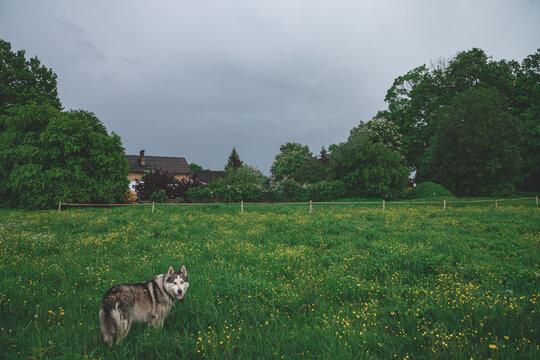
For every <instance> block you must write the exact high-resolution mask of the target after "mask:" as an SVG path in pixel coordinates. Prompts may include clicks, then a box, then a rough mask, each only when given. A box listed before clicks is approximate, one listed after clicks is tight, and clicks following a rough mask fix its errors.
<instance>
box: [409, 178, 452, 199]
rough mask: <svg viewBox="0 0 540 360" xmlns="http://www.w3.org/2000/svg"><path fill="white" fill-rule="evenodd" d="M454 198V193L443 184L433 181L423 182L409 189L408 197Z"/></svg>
mask: <svg viewBox="0 0 540 360" xmlns="http://www.w3.org/2000/svg"><path fill="white" fill-rule="evenodd" d="M443 197H444V198H453V197H454V194H452V193H451V192H450V190H448V189H446V188H444V187H443V186H442V185H439V184H435V183H432V182H429V181H427V182H423V183H421V184H418V185H417V186H415V187H413V188H412V189H411V190H408V191H407V199H435V198H443Z"/></svg>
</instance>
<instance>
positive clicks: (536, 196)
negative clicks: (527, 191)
mask: <svg viewBox="0 0 540 360" xmlns="http://www.w3.org/2000/svg"><path fill="white" fill-rule="evenodd" d="M536 206H538V195H536Z"/></svg>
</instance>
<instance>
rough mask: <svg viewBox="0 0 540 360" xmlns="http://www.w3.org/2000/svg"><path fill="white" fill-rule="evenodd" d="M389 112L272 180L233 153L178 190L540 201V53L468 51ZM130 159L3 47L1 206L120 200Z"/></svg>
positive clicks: (437, 67) (284, 153)
mask: <svg viewBox="0 0 540 360" xmlns="http://www.w3.org/2000/svg"><path fill="white" fill-rule="evenodd" d="M385 102H386V103H387V104H388V107H387V109H383V110H380V111H379V112H378V113H377V114H376V116H374V118H373V119H371V120H369V121H366V122H363V121H360V122H359V124H358V125H357V126H356V127H354V128H353V129H351V131H350V132H349V136H348V138H347V139H346V140H345V141H343V142H341V143H339V144H332V145H330V146H329V147H328V149H326V148H324V147H323V148H322V149H321V151H320V153H319V154H317V155H315V154H313V153H312V152H311V151H310V149H309V147H308V146H306V145H302V144H299V143H294V142H289V143H286V144H283V145H282V146H281V147H280V152H279V153H278V154H277V155H276V156H275V159H274V162H273V164H272V167H271V169H270V172H271V176H270V177H268V178H267V177H265V176H264V175H262V173H261V172H260V171H258V170H257V169H255V168H253V167H250V166H248V165H246V164H244V163H243V162H242V160H241V159H240V157H239V155H238V153H237V151H236V149H233V151H232V153H231V156H230V157H229V159H228V163H227V165H226V172H227V178H225V179H219V180H217V181H216V183H215V184H213V185H212V184H211V186H209V187H208V188H206V189H203V188H201V186H199V185H197V186H192V185H189V184H188V185H185V186H184V185H183V186H181V187H176V188H174V189H176V190H174V191H176V192H178V191H180V192H181V194H180V195H178V196H181V197H182V198H183V199H184V200H186V201H197V200H199V201H215V200H217V201H235V200H239V199H244V200H246V199H247V200H250V199H254V200H258V201H283V200H286V201H287V200H306V199H307V198H309V199H312V200H332V199H337V198H344V197H379V198H399V197H402V196H404V195H405V193H404V191H405V187H406V185H407V184H408V183H409V182H411V181H414V182H416V183H422V182H433V183H437V184H440V185H442V186H444V187H445V188H446V189H448V190H450V191H451V192H452V193H454V194H455V195H457V196H475V195H507V194H511V193H512V192H514V191H516V190H520V191H540V49H539V50H537V52H536V53H534V54H531V55H529V56H527V57H526V58H525V59H524V60H523V61H522V62H521V63H519V62H517V61H514V60H510V61H507V60H499V61H495V60H493V59H492V58H491V57H489V56H488V55H486V54H485V52H484V51H482V50H481V49H477V48H474V49H472V50H469V51H463V52H459V53H458V54H456V55H455V56H454V57H452V58H450V59H439V60H438V61H436V62H434V63H432V64H431V65H430V66H427V65H421V66H419V67H416V68H414V69H412V70H411V71H409V72H407V73H406V74H404V75H402V76H399V77H398V78H396V79H395V80H394V82H393V84H392V86H391V87H390V89H389V90H388V92H387V94H386V97H385ZM123 152H124V148H123V146H122V142H121V139H120V137H119V136H118V135H117V134H115V133H110V134H109V133H108V132H107V129H106V128H105V126H104V125H103V124H102V123H101V122H100V120H99V119H98V118H97V117H96V116H95V115H94V114H93V113H91V112H89V111H85V110H68V111H66V110H64V109H63V107H62V104H61V102H60V99H59V97H58V91H57V83H56V74H54V72H53V71H52V70H51V69H48V68H46V67H45V66H43V65H42V64H41V63H40V61H39V59H38V58H37V57H34V58H31V59H26V57H25V52H24V51H23V50H19V51H13V50H12V49H11V45H10V44H9V43H8V42H6V41H3V40H0V206H10V207H26V208H50V207H52V206H54V205H55V204H57V203H58V201H59V200H62V201H63V202H79V203H82V202H89V203H116V202H121V201H122V200H123V199H124V196H125V194H126V190H127V186H128V180H127V176H126V175H127V172H128V162H127V159H126V157H125V156H124V155H123ZM191 165H192V166H194V167H197V165H196V164H190V166H191ZM197 168H199V167H197ZM411 174H413V175H412V178H411ZM154 175H155V174H154ZM160 181H161V180H160ZM160 181H157V180H156V181H154V182H155V183H160ZM169 188H170V187H169ZM178 189H183V190H178ZM169 191H172V190H169Z"/></svg>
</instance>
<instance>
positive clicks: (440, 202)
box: [58, 196, 538, 214]
mask: <svg viewBox="0 0 540 360" xmlns="http://www.w3.org/2000/svg"><path fill="white" fill-rule="evenodd" d="M525 200H536V206H538V196H536V197H530V198H516V199H495V200H442V201H385V200H383V201H382V202H380V201H366V202H361V201H351V202H346V201H344V202H341V201H318V202H313V201H311V200H310V201H309V202H288V203H249V202H246V203H244V202H243V201H241V202H239V203H209V204H201V203H197V204H191V203H159V206H211V205H214V206H216V205H239V206H240V213H242V214H243V213H244V205H267V206H279V205H309V212H310V213H312V212H313V205H366V204H371V205H373V204H379V206H382V210H383V211H386V207H387V205H392V204H408V205H412V204H438V205H441V206H442V208H443V209H444V210H446V207H447V206H448V205H450V204H459V203H462V204H472V203H494V205H495V207H496V208H497V207H498V205H499V203H500V202H507V201H525ZM150 205H151V206H152V214H153V213H154V211H155V207H156V203H155V202H152V203H151V204H150V203H143V204H72V203H62V202H61V201H59V202H58V212H60V211H61V210H62V207H63V206H65V207H68V206H80V207H118V206H150Z"/></svg>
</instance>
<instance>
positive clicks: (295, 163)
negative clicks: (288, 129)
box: [270, 142, 313, 181]
mask: <svg viewBox="0 0 540 360" xmlns="http://www.w3.org/2000/svg"><path fill="white" fill-rule="evenodd" d="M279 150H280V153H279V154H277V155H276V156H275V159H274V162H273V163H272V166H271V167H270V173H271V174H272V176H273V178H274V180H275V181H280V180H283V179H284V178H286V177H289V178H295V176H296V175H297V173H298V170H299V169H300V168H301V167H302V166H304V164H305V163H306V162H308V161H310V160H311V159H312V158H313V154H312V153H311V151H309V147H308V146H307V145H302V144H299V143H295V142H288V143H286V144H284V145H281V146H280V147H279ZM295 179H296V178H295ZM297 181H298V180H297Z"/></svg>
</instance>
